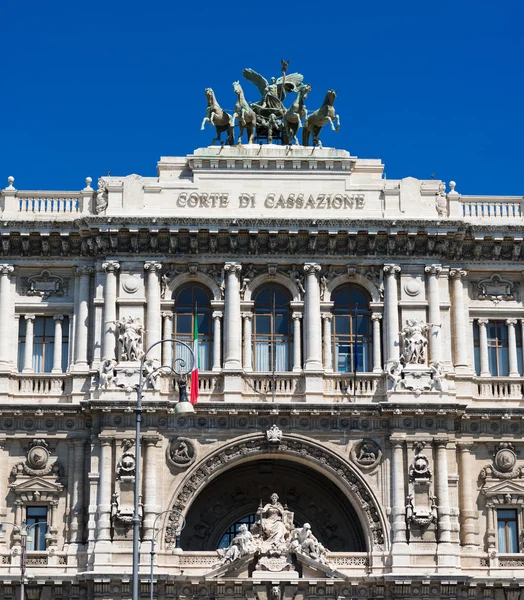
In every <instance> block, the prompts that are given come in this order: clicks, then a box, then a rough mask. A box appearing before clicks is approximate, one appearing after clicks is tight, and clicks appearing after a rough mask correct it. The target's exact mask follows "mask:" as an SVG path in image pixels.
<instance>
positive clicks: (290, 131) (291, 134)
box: [284, 83, 311, 145]
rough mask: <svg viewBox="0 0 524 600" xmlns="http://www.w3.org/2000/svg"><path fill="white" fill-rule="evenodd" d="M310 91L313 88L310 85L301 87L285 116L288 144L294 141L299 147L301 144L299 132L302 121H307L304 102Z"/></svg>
mask: <svg viewBox="0 0 524 600" xmlns="http://www.w3.org/2000/svg"><path fill="white" fill-rule="evenodd" d="M310 91H311V86H310V85H309V83H308V84H305V85H301V86H300V87H299V88H298V90H297V97H296V98H295V101H294V102H293V104H292V105H291V106H290V107H289V109H288V110H287V111H286V113H285V114H284V128H285V131H286V136H287V141H288V144H291V143H292V142H293V141H294V142H295V144H297V145H298V143H299V142H298V138H297V131H298V130H299V129H300V128H301V127H302V119H307V109H306V105H305V104H304V101H305V99H306V98H307V95H308V94H309V92H310Z"/></svg>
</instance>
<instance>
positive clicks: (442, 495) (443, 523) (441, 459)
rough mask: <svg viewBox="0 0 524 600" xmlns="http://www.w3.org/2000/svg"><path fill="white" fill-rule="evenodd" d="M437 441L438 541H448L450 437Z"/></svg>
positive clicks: (449, 526)
mask: <svg viewBox="0 0 524 600" xmlns="http://www.w3.org/2000/svg"><path fill="white" fill-rule="evenodd" d="M435 443H436V445H437V465H436V471H437V478H436V479H437V480H436V484H435V492H436V496H437V506H438V541H439V542H441V543H446V542H451V521H450V510H449V489H448V456H447V444H448V439H447V438H436V439H435Z"/></svg>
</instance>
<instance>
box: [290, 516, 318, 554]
mask: <svg viewBox="0 0 524 600" xmlns="http://www.w3.org/2000/svg"><path fill="white" fill-rule="evenodd" d="M290 538H291V546H290V548H291V550H292V551H294V552H300V553H302V554H305V555H306V556H309V557H310V558H312V559H313V560H317V561H318V562H326V552H327V551H326V549H325V548H324V546H323V545H322V544H321V543H320V542H319V541H318V540H317V538H316V537H315V536H314V535H313V532H312V531H311V525H310V524H309V523H304V525H303V526H302V527H297V528H296V529H293V531H292V532H291V535H290Z"/></svg>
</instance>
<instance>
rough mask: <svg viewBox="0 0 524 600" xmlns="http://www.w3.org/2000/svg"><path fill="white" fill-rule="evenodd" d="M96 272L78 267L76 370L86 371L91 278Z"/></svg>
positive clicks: (90, 268)
mask: <svg viewBox="0 0 524 600" xmlns="http://www.w3.org/2000/svg"><path fill="white" fill-rule="evenodd" d="M93 272H94V269H93V267H84V266H83V267H77V268H76V274H77V275H78V276H79V278H80V281H79V284H78V313H77V315H76V333H75V368H78V369H80V370H84V369H87V368H88V364H87V342H88V334H89V278H90V276H91V273H93Z"/></svg>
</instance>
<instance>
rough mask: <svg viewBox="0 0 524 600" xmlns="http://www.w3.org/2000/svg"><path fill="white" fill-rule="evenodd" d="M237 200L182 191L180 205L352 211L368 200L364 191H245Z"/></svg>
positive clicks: (179, 196) (216, 194) (221, 193)
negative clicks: (284, 192)
mask: <svg viewBox="0 0 524 600" xmlns="http://www.w3.org/2000/svg"><path fill="white" fill-rule="evenodd" d="M237 200H238V203H235V202H234V200H233V199H232V198H230V195H229V194H228V193H227V192H210V193H207V192H190V193H188V192H182V193H181V194H179V195H178V198H177V200H176V205H177V206H178V207H179V208H228V207H230V206H231V208H246V209H249V208H257V206H259V205H261V204H262V205H263V206H264V208H275V209H279V208H282V209H285V210H290V209H313V210H315V209H316V210H348V209H359V208H363V207H364V204H365V202H366V198H365V195H364V194H340V193H337V194H304V193H297V194H294V193H289V194H278V193H270V194H267V195H266V196H265V197H264V198H263V199H262V198H257V195H256V194H248V193H242V194H240V195H239V196H238V198H237Z"/></svg>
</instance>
